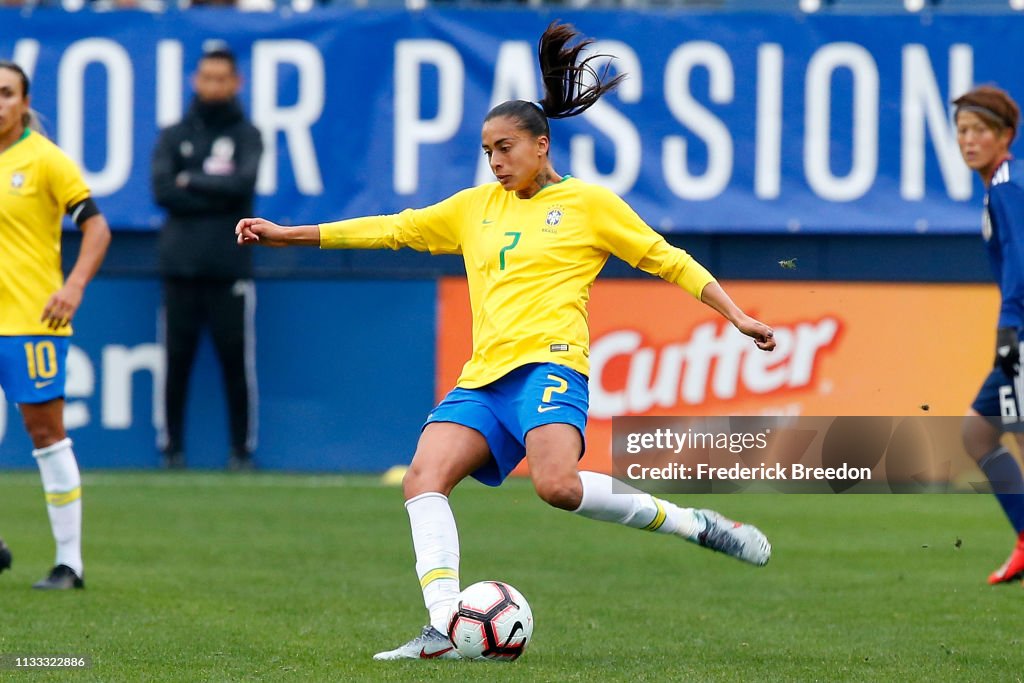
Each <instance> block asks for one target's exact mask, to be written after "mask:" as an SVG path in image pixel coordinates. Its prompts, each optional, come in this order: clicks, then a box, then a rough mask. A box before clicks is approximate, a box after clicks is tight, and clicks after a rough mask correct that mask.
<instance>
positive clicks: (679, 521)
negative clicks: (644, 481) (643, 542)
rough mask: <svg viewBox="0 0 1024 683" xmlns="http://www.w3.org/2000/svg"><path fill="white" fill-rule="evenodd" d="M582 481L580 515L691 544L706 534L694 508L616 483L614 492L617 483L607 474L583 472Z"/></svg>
mask: <svg viewBox="0 0 1024 683" xmlns="http://www.w3.org/2000/svg"><path fill="white" fill-rule="evenodd" d="M580 481H581V482H582V483H583V501H582V502H581V503H580V506H579V507H578V508H576V509H575V510H573V512H575V513H576V514H578V515H582V516H584V517H587V518H588V519H599V520H601V521H602V522H615V523H617V524H625V525H626V526H629V527H633V528H634V529H643V530H645V531H656V532H658V533H661V534H676V535H677V536H682V537H684V538H688V539H690V540H691V541H692V540H696V538H697V534H699V533H700V532H702V531H704V523H703V522H702V521H701V520H700V519H699V518H698V517H697V516H696V515H695V514H694V511H693V508H681V507H679V506H678V505H675V504H673V503H670V502H668V501H667V500H662V499H661V498H655V497H654V496H652V495H650V494H649V493H644V492H642V491H640V490H639V489H634V488H632V487H630V486H627V485H626V484H623V483H621V482H619V483H616V485H615V490H614V492H613V490H612V484H613V483H614V482H615V480H614V479H612V478H611V477H609V476H608V475H607V474H599V473H597V472H580Z"/></svg>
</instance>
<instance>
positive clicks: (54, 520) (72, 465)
mask: <svg viewBox="0 0 1024 683" xmlns="http://www.w3.org/2000/svg"><path fill="white" fill-rule="evenodd" d="M32 457H34V458H35V459H36V464H37V465H39V474H40V475H41V476H42V479H43V491H44V492H45V493H46V511H47V512H48V513H49V515H50V528H51V529H53V540H55V541H56V542H57V559H56V561H55V562H54V564H64V565H67V566H69V567H71V569H73V570H74V572H75V574H78V576H79V577H81V576H82V478H81V475H79V473H78V462H77V461H76V460H75V453H74V451H72V450H71V439H67V438H65V439H62V440H60V441H58V442H57V443H55V444H51V445H49V446H46V447H45V448H37V449H35V450H34V451H32Z"/></svg>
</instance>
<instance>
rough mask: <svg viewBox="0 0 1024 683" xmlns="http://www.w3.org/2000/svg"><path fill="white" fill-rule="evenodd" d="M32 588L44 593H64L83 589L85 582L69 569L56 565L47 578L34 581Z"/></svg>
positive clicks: (62, 565) (64, 565)
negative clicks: (74, 589) (73, 589)
mask: <svg viewBox="0 0 1024 683" xmlns="http://www.w3.org/2000/svg"><path fill="white" fill-rule="evenodd" d="M32 587H33V588H38V589H39V590H44V591H66V590H70V589H72V588H85V581H83V580H82V577H80V576H79V575H78V574H76V573H75V570H74V569H72V568H71V567H69V566H67V565H66V564H58V565H57V566H56V567H54V568H53V569H51V570H50V575H49V576H47V577H46V578H45V579H41V580H39V581H36V582H35V583H34V584H32Z"/></svg>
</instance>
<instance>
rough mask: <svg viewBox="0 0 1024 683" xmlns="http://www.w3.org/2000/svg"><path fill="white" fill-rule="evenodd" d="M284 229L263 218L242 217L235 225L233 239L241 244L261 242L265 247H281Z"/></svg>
mask: <svg viewBox="0 0 1024 683" xmlns="http://www.w3.org/2000/svg"><path fill="white" fill-rule="evenodd" d="M283 233H284V229H283V228H282V227H281V226H280V225H278V224H276V223H271V222H270V221H268V220H267V219H265V218H243V219H242V220H240V221H238V224H237V225H236V226H235V235H236V236H237V237H236V238H235V239H236V241H237V242H238V243H239V244H241V245H250V244H262V245H263V246H265V247H283V246H285V245H286V244H287V241H286V240H285V239H284V234H283Z"/></svg>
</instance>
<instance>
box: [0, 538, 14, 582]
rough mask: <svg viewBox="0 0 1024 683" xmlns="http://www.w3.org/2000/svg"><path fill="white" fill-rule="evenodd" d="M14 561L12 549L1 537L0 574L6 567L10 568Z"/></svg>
mask: <svg viewBox="0 0 1024 683" xmlns="http://www.w3.org/2000/svg"><path fill="white" fill-rule="evenodd" d="M13 562H14V556H13V555H11V549H10V548H8V547H7V544H6V543H4V539H2V538H0V574H2V573H3V571H4V570H5V569H10V568H11V564H13Z"/></svg>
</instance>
